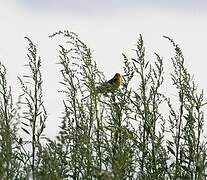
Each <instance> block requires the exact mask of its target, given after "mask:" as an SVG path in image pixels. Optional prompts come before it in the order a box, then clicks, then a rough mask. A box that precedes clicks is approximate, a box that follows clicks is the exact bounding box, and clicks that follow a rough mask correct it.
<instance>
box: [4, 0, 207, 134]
mask: <svg viewBox="0 0 207 180" xmlns="http://www.w3.org/2000/svg"><path fill="white" fill-rule="evenodd" d="M143 2H145V3H143ZM155 2H156V3H155ZM0 4H1V6H0V19H1V28H0V61H1V62H2V63H3V64H5V65H6V67H7V71H8V79H9V83H10V84H11V85H12V89H13V92H14V94H15V93H16V92H17V93H16V95H17V94H18V93H19V92H18V89H19V87H20V85H19V82H18V81H17V76H21V75H23V74H25V72H26V71H25V67H23V65H24V64H26V63H27V58H26V53H27V51H26V47H27V42H26V41H25V39H24V36H28V37H29V38H31V39H32V40H33V41H34V43H35V44H37V45H38V48H39V53H40V56H41V58H42V61H43V78H44V83H45V84H46V86H45V89H44V90H45V93H46V96H45V101H46V106H47V109H48V114H49V118H48V122H49V123H48V127H47V134H49V135H55V134H56V133H57V131H58V130H57V128H54V127H57V126H58V124H59V122H58V121H60V119H57V117H58V116H59V117H60V116H61V110H62V102H61V98H60V95H58V93H57V90H58V88H60V85H58V80H59V77H60V74H59V73H58V70H59V67H58V65H56V63H57V62H58V58H57V57H58V54H57V53H58V47H57V42H56V40H55V39H49V38H48V35H50V34H52V33H53V32H55V31H58V30H65V29H67V30H69V31H74V32H76V33H77V34H78V35H79V37H80V39H82V40H83V41H84V42H86V44H88V46H89V47H90V48H91V49H92V51H93V57H94V60H96V61H97V63H98V66H99V67H100V69H101V70H102V71H104V73H105V75H106V78H110V77H111V76H113V75H114V73H115V72H120V73H122V72H123V70H122V56H121V53H122V52H124V53H126V54H128V55H131V54H132V51H131V49H133V48H134V47H135V44H136V39H137V37H138V35H139V34H142V35H143V38H144V41H145V46H146V48H147V51H148V53H149V55H153V53H154V52H157V53H158V54H160V55H161V56H163V58H164V64H165V66H166V69H165V72H166V73H168V72H170V71H171V70H172V68H171V67H170V66H169V64H170V55H172V54H173V49H172V47H171V44H170V43H169V42H168V41H167V40H165V39H163V38H162V36H163V35H167V36H170V37H172V38H173V39H174V40H175V41H176V42H177V43H178V44H179V45H180V47H181V48H182V50H183V53H184V56H185V61H186V64H187V67H188V68H189V70H190V72H191V73H192V74H194V75H195V79H196V81H197V82H198V83H199V86H200V87H201V88H203V89H204V90H205V89H206V88H207V83H206V65H207V56H206V47H207V46H206V42H207V34H206V32H207V1H205V0H182V1H180V0H171V1H170V0H168V1H164V0H156V1H153V0H146V1H141V0H125V1H124V0H119V1H118V0H113V1H112V0H104V1H101V0H88V1H86V0H85V1H84V0H0ZM150 57H151V56H150Z"/></svg>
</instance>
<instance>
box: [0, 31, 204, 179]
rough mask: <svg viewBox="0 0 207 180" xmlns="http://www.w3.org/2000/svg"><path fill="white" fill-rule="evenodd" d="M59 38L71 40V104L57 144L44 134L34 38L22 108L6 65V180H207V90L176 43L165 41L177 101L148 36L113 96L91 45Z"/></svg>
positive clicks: (0, 84)
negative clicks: (104, 87)
mask: <svg viewBox="0 0 207 180" xmlns="http://www.w3.org/2000/svg"><path fill="white" fill-rule="evenodd" d="M59 36H62V37H64V39H66V43H63V44H61V45H59V60H58V61H59V65H60V67H61V70H60V73H61V76H62V81H61V82H60V83H61V84H62V90H60V93H63V94H64V95H65V98H64V100H63V104H64V109H63V114H64V115H63V116H62V122H61V127H60V131H59V134H58V136H57V138H56V139H50V137H45V136H44V134H43V133H44V129H45V128H47V126H46V125H47V111H46V108H45V105H44V101H43V99H44V97H43V92H42V91H43V89H42V83H43V80H42V75H41V58H40V57H39V55H38V50H37V47H36V45H34V44H33V42H32V41H31V40H30V39H29V38H26V39H27V41H28V44H29V46H28V54H27V55H28V64H27V66H28V68H29V70H30V73H29V75H25V76H23V77H22V78H19V82H20V85H21V89H22V94H21V95H20V96H19V102H18V103H17V105H18V106H17V107H16V106H15V105H14V103H13V101H12V91H11V87H10V86H9V85H8V84H7V80H6V68H5V67H4V66H3V65H2V64H1V65H0V92H1V93H0V118H1V119H0V177H1V179H8V180H10V179H37V180H41V179H43V180H50V179H51V180H56V179H57V180H59V179H75V180H80V179H102V180H103V179H115V180H122V179H129V180H131V179H146V180H147V179H149V180H152V179H157V180H162V179H163V180H164V179H194V180H197V179H199V180H200V179H205V177H206V174H207V173H206V162H207V159H206V152H207V151H206V148H207V146H206V138H205V137H204V135H203V130H204V125H205V124H204V110H203V108H204V105H205V102H204V97H203V91H201V92H199V90H198V89H197V85H196V84H195V82H194V80H193V78H192V75H191V74H190V73H189V72H188V70H187V69H186V67H185V65H184V57H183V54H182V52H181V50H180V48H179V47H178V45H177V44H175V42H174V41H173V40H172V39H170V38H169V37H164V38H166V39H167V40H169V41H170V43H172V46H173V47H174V50H175V56H174V57H172V67H173V69H174V71H173V73H172V74H171V78H172V83H171V84H172V86H174V87H175V89H176V91H175V92H174V93H177V95H176V99H177V102H173V103H172V100H171V99H170V98H169V97H167V96H166V95H165V94H163V92H162V89H163V87H164V86H165V85H164V80H165V78H164V67H163V59H162V58H161V57H160V56H159V55H158V54H157V53H155V60H154V61H153V62H151V61H148V60H147V59H146V55H145V47H144V42H143V39H142V36H141V35H140V36H139V38H138V40H137V44H136V49H135V50H134V57H132V58H129V57H127V56H126V55H125V54H123V71H124V74H123V83H122V86H121V88H120V89H118V90H114V91H111V92H108V93H107V92H106V93H98V92H97V87H100V85H101V84H102V83H104V82H106V81H105V77H104V74H103V73H102V72H100V71H99V69H98V67H97V64H96V62H95V61H94V60H93V59H92V53H91V51H90V49H89V48H88V47H87V45H86V44H84V43H83V42H82V41H81V40H80V39H79V38H78V36H77V35H76V34H75V33H72V32H69V31H63V32H62V31H59V32H57V33H54V34H53V35H51V36H50V38H52V39H55V38H58V37H59ZM114 73H115V72H114ZM48 121H49V120H48ZM54 128H58V127H54ZM20 130H22V131H23V132H24V133H25V135H27V136H28V139H25V136H22V137H21V133H19V131H20ZM43 139H44V140H46V143H45V142H44V143H43V141H42V140H43Z"/></svg>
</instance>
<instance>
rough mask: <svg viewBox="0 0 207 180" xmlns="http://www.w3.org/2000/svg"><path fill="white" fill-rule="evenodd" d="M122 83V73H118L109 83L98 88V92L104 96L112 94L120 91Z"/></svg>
mask: <svg viewBox="0 0 207 180" xmlns="http://www.w3.org/2000/svg"><path fill="white" fill-rule="evenodd" d="M121 83H122V76H121V74H120V73H116V74H115V75H114V77H113V78H112V79H110V80H109V81H107V82H104V83H103V84H102V85H101V86H98V87H97V90H96V92H97V93H103V94H107V93H110V92H111V93H113V92H115V91H116V90H118V89H119V87H120V85H121Z"/></svg>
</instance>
